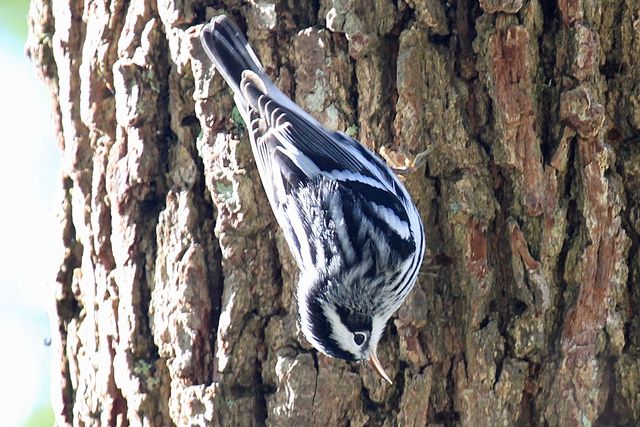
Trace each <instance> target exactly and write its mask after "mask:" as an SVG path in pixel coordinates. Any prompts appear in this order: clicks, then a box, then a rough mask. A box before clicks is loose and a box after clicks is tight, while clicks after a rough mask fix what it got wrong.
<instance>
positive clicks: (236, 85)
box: [200, 16, 425, 383]
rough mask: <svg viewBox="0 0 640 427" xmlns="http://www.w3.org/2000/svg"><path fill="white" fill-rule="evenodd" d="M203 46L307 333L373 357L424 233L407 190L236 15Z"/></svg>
mask: <svg viewBox="0 0 640 427" xmlns="http://www.w3.org/2000/svg"><path fill="white" fill-rule="evenodd" d="M200 40H201V41H202V45H203V47H204V49H205V51H206V52H207V54H208V56H209V57H210V58H211V60H212V61H213V63H214V64H215V66H216V68H217V69H218V71H219V72H220V73H221V74H222V76H223V77H224V79H225V80H226V82H227V83H228V84H229V86H231V89H232V90H233V93H234V99H235V102H236V105H237V107H238V109H239V111H240V113H241V115H242V117H243V119H244V121H245V123H246V124H247V129H248V132H249V137H250V140H251V148H252V150H253V155H254V157H255V160H256V163H257V166H258V171H259V173H260V177H261V178H262V184H263V186H264V189H265V191H266V193H267V197H268V199H269V202H270V203H271V208H272V209H273V212H274V214H275V217H276V219H277V220H278V223H279V225H280V227H281V228H282V230H283V231H284V236H285V238H286V241H287V243H288V245H289V248H290V250H291V252H292V254H293V256H294V258H295V260H296V262H297V264H298V266H299V268H300V270H301V275H300V281H299V283H298V286H297V295H296V297H297V301H298V312H299V322H300V326H301V329H302V332H303V333H304V336H305V337H306V338H307V340H309V342H310V343H311V344H312V345H313V346H314V347H315V348H316V349H318V350H320V351H321V352H323V353H325V354H327V355H329V356H332V357H339V358H342V359H347V360H364V359H368V360H369V362H370V363H371V365H372V366H373V367H374V368H375V370H376V371H377V372H378V373H379V374H380V375H381V376H382V377H383V378H384V379H385V380H387V381H388V382H390V383H391V380H390V379H389V377H388V376H387V374H386V373H385V372H384V369H383V368H382V365H381V364H380V361H379V360H378V357H377V355H376V349H377V346H378V341H379V340H380V337H381V335H382V332H383V330H384V327H385V325H386V323H387V320H389V318H390V317H391V315H392V314H393V313H394V312H395V311H396V310H397V309H398V308H399V307H400V305H401V304H402V302H403V301H404V299H405V298H406V297H407V294H408V293H409V291H410V290H411V288H412V287H413V285H414V283H415V281H416V278H417V275H418V270H419V269H420V264H421V262H422V257H423V254H424V246H425V241H424V230H423V226H422V222H421V220H420V216H419V214H418V211H417V210H416V207H415V205H414V204H413V202H412V201H411V198H410V197H409V194H408V193H407V190H406V189H405V188H404V186H403V185H402V183H401V182H400V181H398V179H397V178H396V177H395V176H394V174H393V172H392V170H391V169H390V168H389V167H387V165H385V164H384V163H383V162H382V161H381V160H380V159H379V158H378V157H376V155H374V154H373V153H372V152H371V151H369V150H368V149H367V148H365V147H364V146H362V145H360V143H358V141H356V140H354V139H352V138H350V137H348V136H347V135H345V134H343V133H341V132H334V131H330V130H328V129H326V128H324V127H323V126H322V125H321V124H320V123H318V121H317V120H315V119H314V118H313V117H311V116H310V115H309V114H308V113H306V112H305V111H303V110H302V109H301V108H300V107H298V106H297V105H296V104H295V103H294V102H293V101H292V100H291V99H289V98H288V97H287V96H286V95H285V94H284V93H282V92H281V91H280V90H279V89H278V88H277V87H276V86H275V85H274V84H273V82H272V81H271V80H270V79H269V77H267V75H266V73H265V71H264V69H263V68H262V66H261V65H260V62H259V61H258V58H257V57H256V55H255V53H254V52H253V50H252V49H251V47H250V46H249V44H248V43H247V40H246V39H245V38H244V36H243V35H242V34H241V33H240V31H239V30H238V28H237V27H236V26H235V24H233V22H232V21H231V20H229V19H228V18H226V17H225V16H218V17H216V18H214V19H213V20H212V21H211V22H210V23H209V24H207V25H205V26H204V27H203V29H202V32H201V34H200Z"/></svg>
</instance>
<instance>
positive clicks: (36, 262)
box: [0, 0, 60, 427]
mask: <svg viewBox="0 0 640 427" xmlns="http://www.w3.org/2000/svg"><path fill="white" fill-rule="evenodd" d="M28 10H29V1H28V0H0V65H1V66H0V77H1V78H0V94H1V96H0V132H1V133H0V135H1V136H2V144H0V147H1V149H2V152H0V194H2V200H3V201H2V208H1V209H0V340H1V342H2V351H0V377H2V385H1V386H0V425H2V426H7V427H13V426H20V427H24V426H26V427H31V426H34V427H36V426H37V427H42V426H51V425H53V423H54V417H53V410H52V408H51V404H50V402H49V388H50V373H49V365H50V359H51V348H50V347H48V346H46V345H45V343H44V342H45V341H46V340H48V338H49V337H50V333H49V325H48V320H47V316H46V310H45V305H46V301H47V290H48V289H50V288H51V281H52V280H53V279H54V278H55V258H56V257H55V253H56V252H55V242H56V240H57V239H56V237H57V233H56V220H55V212H56V210H55V206H56V204H57V203H56V197H55V189H56V187H57V176H58V173H57V170H58V167H59V163H60V153H59V152H58V151H57V149H56V145H55V142H54V132H53V122H52V119H51V113H50V105H51V104H50V100H49V97H48V95H47V92H46V90H45V88H44V85H43V84H42V83H41V82H40V81H39V80H38V79H37V77H36V72H35V67H34V66H33V64H31V63H30V62H29V60H28V58H27V57H26V55H25V53H24V44H25V41H26V39H27V14H28Z"/></svg>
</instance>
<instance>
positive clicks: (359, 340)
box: [298, 283, 392, 384]
mask: <svg viewBox="0 0 640 427" xmlns="http://www.w3.org/2000/svg"><path fill="white" fill-rule="evenodd" d="M328 286H329V287H331V283H329V285H328ZM345 288H347V287H344V286H339V287H338V289H345ZM298 307H299V311H300V313H299V316H300V326H301V329H302V332H303V334H304V336H305V338H306V339H307V340H308V341H309V342H310V343H311V344H312V345H313V346H314V347H315V348H316V349H317V350H319V351H321V352H322V353H324V354H326V355H328V356H331V357H336V358H340V359H345V360H349V361H360V360H367V361H369V363H370V364H371V366H372V367H373V368H374V369H375V371H376V372H377V373H378V374H379V375H380V376H381V377H382V378H384V379H385V380H386V381H387V382H389V383H390V384H391V383H392V382H391V379H390V378H389V376H388V375H387V374H386V373H385V371H384V369H383V368H382V365H381V364H380V361H379V360H378V356H377V354H376V350H377V347H378V342H379V341H380V337H381V336H382V332H383V331H384V327H385V325H386V323H387V320H388V318H389V315H390V313H387V312H383V313H377V312H376V310H371V309H370V308H371V307H372V305H371V302H370V301H367V297H366V295H357V296H356V298H353V299H352V298H341V297H338V298H335V296H334V295H332V292H331V289H330V288H329V290H327V287H323V288H315V289H314V290H311V291H310V292H308V293H306V294H305V295H300V294H299V295H298Z"/></svg>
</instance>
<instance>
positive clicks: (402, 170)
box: [379, 145, 433, 177]
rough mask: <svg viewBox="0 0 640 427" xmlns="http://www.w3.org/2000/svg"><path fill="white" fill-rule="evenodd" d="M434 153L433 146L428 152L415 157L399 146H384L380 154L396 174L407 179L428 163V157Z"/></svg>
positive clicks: (425, 151)
mask: <svg viewBox="0 0 640 427" xmlns="http://www.w3.org/2000/svg"><path fill="white" fill-rule="evenodd" d="M432 151H433V145H430V146H429V147H428V148H427V149H426V150H424V151H423V152H421V153H418V154H417V155H415V156H413V155H412V154H411V153H410V152H409V150H407V149H406V148H404V147H399V146H383V147H381V148H380V151H379V152H380V156H381V157H382V158H383V159H384V160H385V161H386V162H387V165H388V166H389V167H390V168H391V170H392V171H393V172H394V173H395V174H397V175H400V176H403V177H407V176H409V175H411V174H412V173H414V172H415V171H416V170H418V169H419V168H420V167H422V166H423V165H424V164H425V163H426V157H427V156H428V155H429V154H431V152H432ZM412 157H413V158H412Z"/></svg>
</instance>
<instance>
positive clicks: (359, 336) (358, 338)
mask: <svg viewBox="0 0 640 427" xmlns="http://www.w3.org/2000/svg"><path fill="white" fill-rule="evenodd" d="M365 339H366V336H365V335H364V334H363V333H362V332H355V333H354V334H353V342H355V343H356V345H362V343H363V342H364V340H365Z"/></svg>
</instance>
